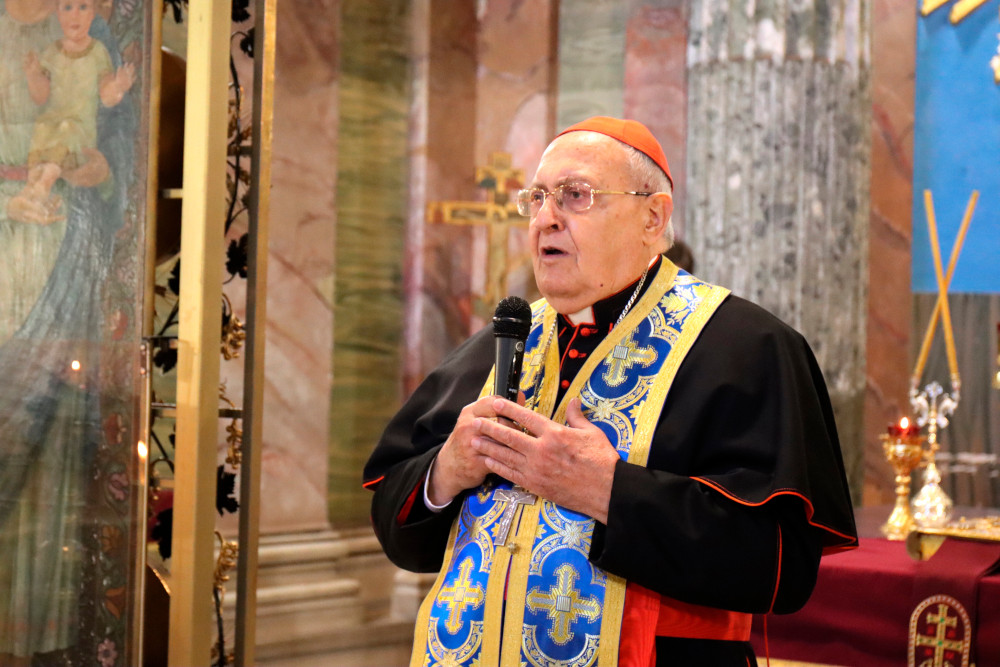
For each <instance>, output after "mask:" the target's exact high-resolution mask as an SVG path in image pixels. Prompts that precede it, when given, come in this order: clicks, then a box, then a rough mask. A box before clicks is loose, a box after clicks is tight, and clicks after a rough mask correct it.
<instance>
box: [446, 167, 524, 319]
mask: <svg viewBox="0 0 1000 667" xmlns="http://www.w3.org/2000/svg"><path fill="white" fill-rule="evenodd" d="M476 185H477V186H478V187H480V188H482V189H484V190H485V191H486V201H440V202H430V203H429V204H427V219H428V220H430V221H431V222H435V223H442V224H447V225H463V226H473V227H477V226H480V225H485V226H486V227H487V230H488V231H489V252H488V258H487V262H486V289H485V292H484V293H483V294H482V295H480V297H479V298H478V299H477V300H476V303H475V308H474V311H473V312H474V313H475V314H476V315H477V316H478V317H481V318H483V319H488V318H489V317H491V316H492V315H493V309H494V307H495V306H496V304H497V302H498V301H500V299H502V298H503V297H505V296H507V239H508V236H509V232H510V228H511V227H521V228H524V227H527V226H528V221H527V219H525V218H524V216H522V215H521V214H520V213H518V212H517V202H516V201H515V200H514V195H515V194H516V192H517V190H518V189H520V188H521V187H523V185H524V171H523V170H522V169H514V168H512V167H511V156H510V153H499V152H498V153H491V154H490V163H489V164H488V165H486V166H484V167H476Z"/></svg>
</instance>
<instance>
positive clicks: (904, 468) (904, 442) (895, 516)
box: [881, 426, 924, 540]
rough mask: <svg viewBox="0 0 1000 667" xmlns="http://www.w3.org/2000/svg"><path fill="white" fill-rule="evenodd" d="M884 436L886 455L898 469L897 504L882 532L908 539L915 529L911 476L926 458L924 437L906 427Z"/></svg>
mask: <svg viewBox="0 0 1000 667" xmlns="http://www.w3.org/2000/svg"><path fill="white" fill-rule="evenodd" d="M881 439H882V449H883V450H884V451H885V457H886V459H888V460H889V464H890V465H891V466H892V469H893V470H895V471H896V506H895V507H894V508H893V509H892V514H890V515H889V520H888V521H886V523H885V525H884V526H882V534H883V535H885V536H886V537H887V538H888V539H890V540H905V539H906V536H907V535H908V534H909V533H910V531H911V530H913V528H914V522H913V515H912V514H911V513H910V475H911V473H912V472H913V470H914V468H916V467H917V466H919V465H920V462H921V461H922V460H923V458H924V449H923V440H924V438H923V436H920V435H915V434H911V433H910V432H909V431H908V430H906V427H905V426H904V427H903V431H902V432H901V433H900V434H899V435H896V434H883V435H882V436H881Z"/></svg>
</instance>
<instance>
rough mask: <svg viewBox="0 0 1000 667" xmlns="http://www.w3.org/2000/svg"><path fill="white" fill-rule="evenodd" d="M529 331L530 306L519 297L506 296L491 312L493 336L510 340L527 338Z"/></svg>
mask: <svg viewBox="0 0 1000 667" xmlns="http://www.w3.org/2000/svg"><path fill="white" fill-rule="evenodd" d="M530 330H531V304H529V303H528V302H527V301H525V300H524V299H522V298H521V297H519V296H508V297H506V298H504V299H503V300H501V301H500V303H498V304H497V309H496V310H495V311H494V312H493V335H494V336H507V337H510V338H520V339H521V340H525V339H527V338H528V332H529V331H530Z"/></svg>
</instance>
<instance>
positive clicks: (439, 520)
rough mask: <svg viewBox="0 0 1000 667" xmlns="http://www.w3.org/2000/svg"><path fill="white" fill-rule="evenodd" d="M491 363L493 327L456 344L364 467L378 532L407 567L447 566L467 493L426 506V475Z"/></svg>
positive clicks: (429, 568)
mask: <svg viewBox="0 0 1000 667" xmlns="http://www.w3.org/2000/svg"><path fill="white" fill-rule="evenodd" d="M492 368H493V336H492V330H491V328H490V327H487V328H485V329H483V330H481V331H480V332H479V333H477V334H475V335H473V336H472V337H471V338H469V339H468V340H467V341H465V342H464V343H463V344H462V345H460V346H459V347H458V348H456V349H455V351H454V352H452V353H451V354H450V355H448V357H447V358H445V360H444V361H443V362H442V363H441V365H440V366H438V367H437V368H436V369H435V370H434V371H433V372H432V373H431V374H430V375H428V376H427V378H426V379H425V380H424V381H423V382H422V383H421V384H420V386H418V387H417V389H416V390H415V391H414V392H413V395H412V396H411V397H410V398H409V400H407V401H406V403H404V404H403V407H402V408H401V409H400V410H399V412H398V413H396V415H395V416H394V417H393V418H392V420H391V421H390V422H389V425H388V426H387V427H386V429H385V432H384V433H383V434H382V438H381V440H379V443H378V445H377V446H376V447H375V451H374V452H372V455H371V457H370V458H369V459H368V463H367V464H366V465H365V469H364V473H363V474H364V485H365V487H367V488H369V489H372V490H373V491H374V492H375V494H374V496H373V497H372V524H373V526H374V528H375V534H376V535H377V536H378V539H379V542H381V544H382V548H383V549H384V550H385V553H386V555H387V556H388V557H389V560H391V561H392V562H393V563H395V564H396V565H397V566H399V567H401V568H403V569H406V570H411V571H413V572H436V571H437V570H439V569H440V568H441V563H442V561H443V560H444V551H445V547H446V542H447V539H448V532H449V530H450V529H451V524H452V521H453V520H454V518H455V516H456V515H457V513H458V511H459V509H460V508H461V505H462V500H463V496H459V497H457V498H455V499H454V500H452V502H451V504H449V505H448V507H447V508H445V509H444V510H443V511H442V512H440V513H437V514H435V513H433V512H431V511H430V510H428V509H427V507H426V506H425V505H424V496H423V493H424V490H423V482H424V478H425V477H426V475H427V471H428V469H429V468H430V465H431V462H432V461H433V460H434V457H435V456H437V452H438V450H439V449H440V448H441V445H442V444H444V441H445V440H447V439H448V435H449V434H450V433H451V430H452V429H453V428H454V427H455V423H456V422H457V421H458V415H459V413H460V412H461V411H462V408H464V407H465V406H466V405H468V404H469V403H472V402H473V401H475V400H476V399H477V398H478V397H479V392H480V391H481V390H482V388H483V385H484V384H485V383H486V379H487V378H488V377H489V374H490V370H491V369H492Z"/></svg>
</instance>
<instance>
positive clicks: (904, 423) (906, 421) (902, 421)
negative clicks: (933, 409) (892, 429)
mask: <svg viewBox="0 0 1000 667" xmlns="http://www.w3.org/2000/svg"><path fill="white" fill-rule="evenodd" d="M909 426H910V420H909V419H907V418H906V417H903V418H902V419H900V420H899V428H900V429H902V430H904V431H905V430H906V429H907V428H908V427H909Z"/></svg>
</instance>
